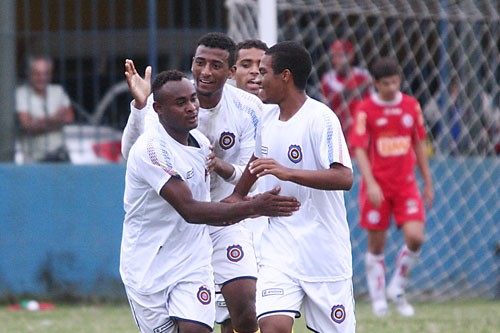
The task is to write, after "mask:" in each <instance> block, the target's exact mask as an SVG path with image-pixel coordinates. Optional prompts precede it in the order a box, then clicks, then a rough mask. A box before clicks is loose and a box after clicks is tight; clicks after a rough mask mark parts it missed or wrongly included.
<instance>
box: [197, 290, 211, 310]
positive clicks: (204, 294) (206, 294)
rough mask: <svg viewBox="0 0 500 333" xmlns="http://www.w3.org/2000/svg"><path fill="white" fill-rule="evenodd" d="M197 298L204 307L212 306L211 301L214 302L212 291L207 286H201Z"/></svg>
mask: <svg viewBox="0 0 500 333" xmlns="http://www.w3.org/2000/svg"><path fill="white" fill-rule="evenodd" d="M196 297H197V298H198V301H200V303H201V304H203V305H207V304H210V301H211V300H212V295H211V294H210V289H208V287H207V286H201V287H200V289H198V294H197V295H196Z"/></svg>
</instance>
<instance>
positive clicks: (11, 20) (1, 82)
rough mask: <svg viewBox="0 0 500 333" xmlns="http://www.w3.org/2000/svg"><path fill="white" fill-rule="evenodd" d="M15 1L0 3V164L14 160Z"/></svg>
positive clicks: (9, 0) (5, 0) (6, 0)
mask: <svg viewBox="0 0 500 333" xmlns="http://www.w3.org/2000/svg"><path fill="white" fill-rule="evenodd" d="M15 27H16V1H15V0H4V1H0V45H2V47H0V59H1V64H2V66H1V67H2V70H0V110H1V112H0V162H12V161H13V160H14V142H15V135H16V127H15V126H16V123H15V114H16V111H15V89H16V77H17V75H16V28H15Z"/></svg>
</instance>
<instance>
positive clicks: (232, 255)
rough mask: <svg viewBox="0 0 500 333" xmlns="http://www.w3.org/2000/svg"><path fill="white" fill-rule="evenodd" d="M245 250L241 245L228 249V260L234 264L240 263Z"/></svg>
mask: <svg viewBox="0 0 500 333" xmlns="http://www.w3.org/2000/svg"><path fill="white" fill-rule="evenodd" d="M244 255H245V254H244V253H243V248H242V247H241V245H231V246H228V247H227V259H229V261H232V262H238V261H240V260H241V259H243V256H244Z"/></svg>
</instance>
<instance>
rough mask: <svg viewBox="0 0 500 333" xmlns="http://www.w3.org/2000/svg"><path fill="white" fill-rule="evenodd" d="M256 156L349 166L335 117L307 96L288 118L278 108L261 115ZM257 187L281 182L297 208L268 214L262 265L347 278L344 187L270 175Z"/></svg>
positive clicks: (308, 166) (317, 166) (314, 277)
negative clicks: (288, 213) (328, 187)
mask: <svg viewBox="0 0 500 333" xmlns="http://www.w3.org/2000/svg"><path fill="white" fill-rule="evenodd" d="M255 156H256V157H263V158H273V159H275V160H276V161H277V162H278V163H280V164H281V165H283V166H285V167H288V168H293V169H303V170H323V169H328V168H330V165H331V164H333V163H340V164H342V165H343V166H345V167H347V168H350V169H352V164H351V159H350V157H349V151H348V149H347V145H346V142H345V139H344V136H343V134H342V129H341V127H340V122H339V120H338V118H337V117H336V115H335V114H334V113H333V112H332V111H331V110H330V109H329V108H328V107H327V106H326V105H325V104H323V103H320V102H318V101H316V100H313V99H311V98H308V99H307V100H306V102H305V103H304V105H303V106H302V108H301V109H300V110H299V111H298V112H297V113H296V114H295V115H294V116H293V117H292V118H291V119H290V120H288V121H286V122H282V121H280V120H279V107H278V106H275V108H274V109H272V110H269V111H267V112H266V113H265V114H263V116H262V118H261V122H260V125H259V128H258V130H257V137H256V146H255ZM260 179H261V180H260V181H261V182H262V183H261V184H260V186H261V188H262V189H264V190H270V189H272V188H274V187H275V186H278V185H279V186H281V192H280V194H281V195H291V196H295V197H296V198H297V199H298V200H299V202H300V203H301V207H300V209H299V210H298V211H297V212H295V213H294V214H293V215H292V216H290V217H271V218H270V223H269V225H268V227H267V229H266V231H265V232H264V234H263V236H262V243H261V255H262V257H261V261H260V263H261V264H262V265H268V266H272V267H276V268H278V269H279V270H281V271H283V272H285V273H287V274H289V275H290V276H292V277H296V278H298V279H301V280H304V281H309V282H318V281H337V280H344V279H347V278H351V277H352V255H351V244H350V235H349V227H348V224H347V218H346V208H345V204H344V193H343V191H326V190H317V189H313V188H309V187H306V186H302V185H298V184H296V183H293V182H286V181H281V180H279V179H278V178H277V177H275V176H273V175H266V176H264V177H262V178H260Z"/></svg>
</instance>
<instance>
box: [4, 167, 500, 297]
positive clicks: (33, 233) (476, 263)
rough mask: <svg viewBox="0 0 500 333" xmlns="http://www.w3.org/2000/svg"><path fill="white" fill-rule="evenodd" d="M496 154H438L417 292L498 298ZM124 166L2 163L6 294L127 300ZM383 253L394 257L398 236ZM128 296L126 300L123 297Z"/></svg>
mask: <svg viewBox="0 0 500 333" xmlns="http://www.w3.org/2000/svg"><path fill="white" fill-rule="evenodd" d="M499 165H500V164H499V159H498V158H491V159H486V160H485V159H441V160H440V159H433V160H432V161H431V169H432V172H433V175H434V180H435V183H436V204H435V206H434V208H432V209H431V210H429V212H428V222H427V234H428V238H427V241H426V243H425V245H424V248H423V253H422V257H421V262H420V264H419V265H418V266H417V267H416V269H415V271H414V272H413V273H412V276H413V279H412V282H411V284H410V290H412V292H413V293H414V294H420V295H424V294H425V295H430V296H431V297H432V296H436V297H440V296H443V295H444V296H445V297H455V295H454V294H457V295H456V296H460V295H472V296H480V297H488V298H491V297H495V295H496V296H498V292H499V286H500V259H499V256H498V255H495V245H496V244H497V243H498V242H500V194H499V193H500V192H499V191H500V190H499V188H500V167H499ZM124 175H125V166H124V165H99V166H73V165H57V164H55V165H25V166H16V165H9V164H4V165H0V180H1V181H0V221H1V229H0V253H1V255H0V299H6V298H8V297H17V296H23V295H33V296H37V297H53V298H57V297H68V296H69V297H100V296H102V297H109V298H122V297H123V287H122V284H121V280H120V276H119V272H118V265H119V249H120V240H121V230H122V221H123V216H124V211H123V203H122V199H123V189H124ZM358 183H359V182H358V177H356V183H355V187H354V188H353V189H352V190H351V191H349V192H347V193H346V204H347V206H348V218H349V221H350V225H351V230H352V243H353V259H354V260H353V261H354V262H353V264H354V286H355V291H356V293H357V294H358V295H359V294H364V293H366V287H365V280H364V265H363V258H364V252H365V248H366V243H365V235H364V233H363V232H362V231H361V230H360V229H359V228H358V227H357V219H358V212H357V193H358ZM393 231H394V232H393V233H392V235H391V237H389V241H388V251H387V253H386V257H387V264H388V267H390V266H391V264H392V263H393V262H394V258H395V255H396V252H397V249H398V247H399V246H400V245H401V244H402V239H401V234H399V233H398V232H396V231H395V230H393ZM123 299H124V298H123Z"/></svg>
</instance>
